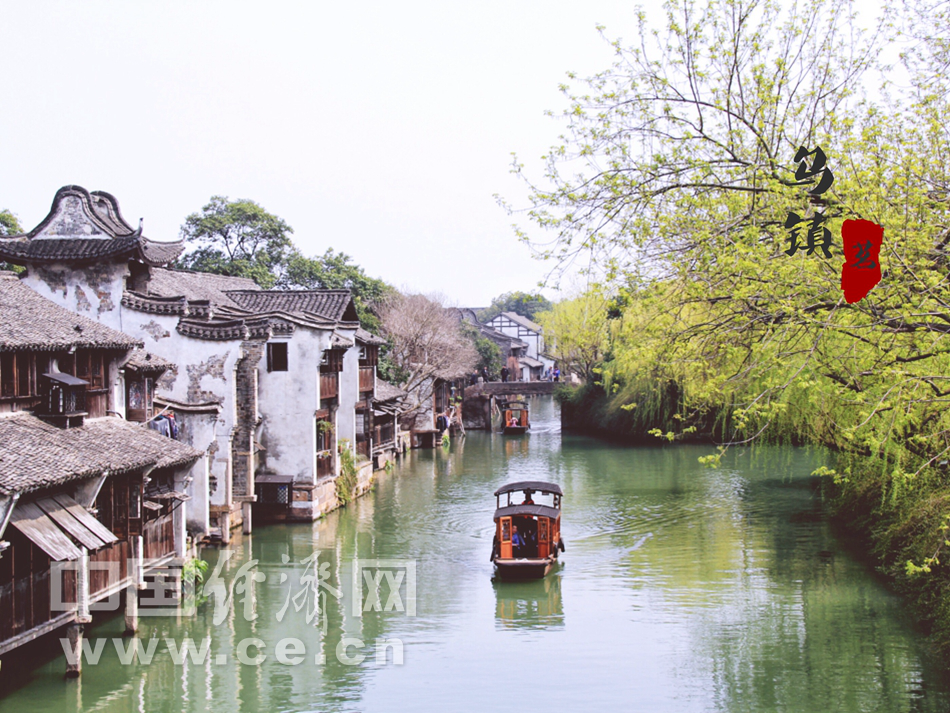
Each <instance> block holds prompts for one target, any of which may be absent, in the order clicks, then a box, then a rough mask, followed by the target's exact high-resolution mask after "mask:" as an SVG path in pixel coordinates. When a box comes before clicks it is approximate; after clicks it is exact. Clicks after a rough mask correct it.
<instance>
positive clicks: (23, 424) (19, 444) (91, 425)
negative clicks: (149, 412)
mask: <svg viewBox="0 0 950 713" xmlns="http://www.w3.org/2000/svg"><path fill="white" fill-rule="evenodd" d="M202 455H203V454H202V453H201V451H198V450H195V449H194V448H192V447H191V446H188V445H185V444H184V443H179V442H178V441H174V440H172V439H171V438H167V437H165V436H162V435H160V434H158V433H156V432H155V431H152V430H150V429H148V428H146V427H145V426H144V425H142V424H133V423H129V422H128V421H123V420H122V419H119V418H98V419H87V420H86V422H85V423H84V424H83V425H82V426H79V427H77V428H66V429H63V428H57V427H56V426H52V425H50V424H48V423H46V422H45V421H42V420H40V419H39V418H37V417H35V416H33V415H31V414H28V413H26V412H19V413H15V414H10V415H8V416H2V417H0V493H4V494H9V493H11V492H30V491H32V490H37V489H39V488H46V487H51V486H54V485H59V484H61V483H66V482H68V481H70V480H75V479H78V478H86V477H90V476H94V475H98V474H100V473H102V472H104V471H108V472H109V473H112V474H118V473H125V472H128V471H132V470H137V469H139V468H146V467H148V466H152V465H154V466H156V467H159V468H167V467H175V466H181V465H185V464H188V463H193V462H194V461H196V460H197V459H198V458H200V457H201V456H202Z"/></svg>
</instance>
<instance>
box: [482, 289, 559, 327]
mask: <svg viewBox="0 0 950 713" xmlns="http://www.w3.org/2000/svg"><path fill="white" fill-rule="evenodd" d="M551 306H552V305H551V301H550V300H549V299H547V298H546V297H545V296H544V295H541V294H530V293H527V292H506V293H505V294H503V295H499V296H498V297H496V298H495V299H493V300H492V302H491V306H490V307H488V308H487V309H484V310H482V311H481V312H480V313H479V315H478V318H479V320H481V321H482V322H487V321H489V320H491V319H494V318H495V317H497V316H498V315H500V314H501V313H502V312H514V313H516V314H520V315H521V316H522V317H527V318H528V319H531V320H533V319H534V318H535V316H536V315H537V314H538V312H543V311H544V310H547V309H551Z"/></svg>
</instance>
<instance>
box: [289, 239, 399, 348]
mask: <svg viewBox="0 0 950 713" xmlns="http://www.w3.org/2000/svg"><path fill="white" fill-rule="evenodd" d="M351 260H352V258H351V257H350V256H349V255H346V254H344V253H342V252H334V250H333V249H332V248H328V249H327V251H326V252H325V253H323V255H321V256H319V257H312V258H310V257H306V256H305V255H303V254H302V253H301V252H300V251H298V250H296V249H294V250H292V251H291V253H290V255H289V257H288V258H287V260H286V263H285V264H286V268H285V269H284V270H283V271H282V273H283V274H282V275H281V277H280V279H279V280H278V281H277V286H278V287H286V288H290V289H298V288H299V289H307V290H310V289H317V288H319V289H328V290H340V289H347V290H350V291H351V292H352V293H353V301H354V302H355V303H356V311H357V313H358V314H359V317H360V324H362V325H363V328H364V329H367V330H369V331H370V332H374V333H376V332H378V331H379V330H380V323H379V318H378V317H377V316H376V314H375V313H374V312H373V305H375V304H378V303H380V302H382V301H383V300H384V299H385V298H386V297H387V296H388V295H389V294H391V293H392V292H394V288H393V287H391V286H390V285H388V284H387V283H385V282H384V281H382V280H380V279H377V278H375V277H370V276H369V275H367V274H366V273H365V272H364V271H363V268H361V267H360V266H359V265H356V264H355V263H353V262H352V261H351Z"/></svg>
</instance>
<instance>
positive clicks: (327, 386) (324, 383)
mask: <svg viewBox="0 0 950 713" xmlns="http://www.w3.org/2000/svg"><path fill="white" fill-rule="evenodd" d="M339 393H340V377H339V374H337V373H336V372H331V373H326V374H320V399H321V400H323V399H335V398H336V397H337V396H338V395H339Z"/></svg>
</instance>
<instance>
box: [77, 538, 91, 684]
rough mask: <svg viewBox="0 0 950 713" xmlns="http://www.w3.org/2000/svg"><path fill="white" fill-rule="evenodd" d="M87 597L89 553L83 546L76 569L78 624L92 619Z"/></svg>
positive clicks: (88, 597) (88, 596)
mask: <svg viewBox="0 0 950 713" xmlns="http://www.w3.org/2000/svg"><path fill="white" fill-rule="evenodd" d="M89 599H90V595H89V553H88V551H87V550H86V548H85V547H83V548H82V555H81V556H80V558H79V568H78V569H77V570H76V621H77V622H79V623H80V624H88V623H89V622H91V621H92V614H90V612H89ZM81 631H82V629H80V632H81ZM76 675H77V676H78V675H79V674H76Z"/></svg>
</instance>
